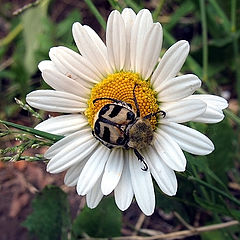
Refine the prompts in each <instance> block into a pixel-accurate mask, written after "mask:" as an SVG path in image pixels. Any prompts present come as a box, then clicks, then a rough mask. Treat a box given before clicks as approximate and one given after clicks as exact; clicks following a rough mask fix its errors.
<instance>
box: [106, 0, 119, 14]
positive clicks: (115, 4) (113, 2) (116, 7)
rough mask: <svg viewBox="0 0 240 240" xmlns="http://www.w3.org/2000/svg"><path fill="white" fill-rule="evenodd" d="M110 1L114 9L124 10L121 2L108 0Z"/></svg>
mask: <svg viewBox="0 0 240 240" xmlns="http://www.w3.org/2000/svg"><path fill="white" fill-rule="evenodd" d="M108 2H109V4H110V5H111V6H112V8H113V9H116V10H118V11H122V6H121V5H120V4H119V2H118V1H117V0H108Z"/></svg>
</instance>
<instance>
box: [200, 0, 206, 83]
mask: <svg viewBox="0 0 240 240" xmlns="http://www.w3.org/2000/svg"><path fill="white" fill-rule="evenodd" d="M200 10H201V23H202V43H203V81H204V82H207V80H208V39H207V19H206V8H205V0H200Z"/></svg>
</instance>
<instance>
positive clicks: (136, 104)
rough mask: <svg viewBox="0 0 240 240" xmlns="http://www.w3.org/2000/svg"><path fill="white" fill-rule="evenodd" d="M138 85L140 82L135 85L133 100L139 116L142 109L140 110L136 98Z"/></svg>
mask: <svg viewBox="0 0 240 240" xmlns="http://www.w3.org/2000/svg"><path fill="white" fill-rule="evenodd" d="M137 85H138V84H135V85H134V88H133V101H134V103H135V107H136V109H137V117H140V110H139V106H138V102H137V98H136V95H135V88H136V87H137Z"/></svg>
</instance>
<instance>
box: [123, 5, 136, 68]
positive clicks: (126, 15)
mask: <svg viewBox="0 0 240 240" xmlns="http://www.w3.org/2000/svg"><path fill="white" fill-rule="evenodd" d="M122 18H123V21H124V24H125V34H126V57H125V64H124V69H126V70H129V69H130V38H131V30H132V26H133V23H134V21H135V18H136V13H135V12H134V11H133V10H132V9H131V8H124V9H123V11H122Z"/></svg>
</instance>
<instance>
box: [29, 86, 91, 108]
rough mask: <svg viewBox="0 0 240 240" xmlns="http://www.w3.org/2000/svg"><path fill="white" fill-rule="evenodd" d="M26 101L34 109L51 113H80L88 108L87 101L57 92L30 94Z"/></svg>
mask: <svg viewBox="0 0 240 240" xmlns="http://www.w3.org/2000/svg"><path fill="white" fill-rule="evenodd" d="M26 101H27V103H28V104H29V105H31V106H32V107H34V108H38V109H42V110H45V111H50V112H62V113H78V112H83V111H85V110H86V108H87V103H86V99H84V98H81V97H79V96H76V95H73V94H71V93H66V92H60V91H55V90H37V91H33V92H31V93H29V94H28V95H27V97H26Z"/></svg>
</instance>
